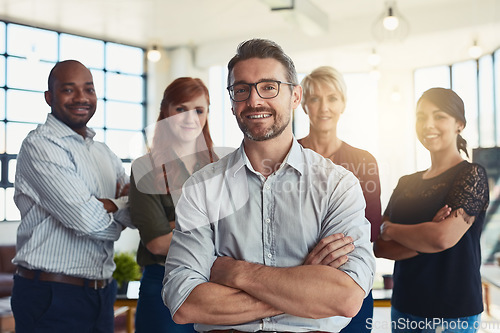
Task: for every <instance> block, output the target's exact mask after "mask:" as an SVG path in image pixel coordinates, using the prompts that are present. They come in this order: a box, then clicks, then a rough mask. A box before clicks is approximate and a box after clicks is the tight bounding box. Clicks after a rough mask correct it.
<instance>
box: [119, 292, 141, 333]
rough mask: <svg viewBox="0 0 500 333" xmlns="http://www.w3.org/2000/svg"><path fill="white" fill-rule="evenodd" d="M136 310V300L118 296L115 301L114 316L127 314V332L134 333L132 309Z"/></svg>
mask: <svg viewBox="0 0 500 333" xmlns="http://www.w3.org/2000/svg"><path fill="white" fill-rule="evenodd" d="M135 308H137V298H127V297H126V296H122V295H118V296H117V297H116V301H115V309H116V310H115V316H117V315H120V314H121V313H123V312H126V314H127V332H128V333H134V331H135V329H134V309H135Z"/></svg>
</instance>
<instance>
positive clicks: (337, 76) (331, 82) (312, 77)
mask: <svg viewBox="0 0 500 333" xmlns="http://www.w3.org/2000/svg"><path fill="white" fill-rule="evenodd" d="M321 83H323V84H326V85H327V86H330V87H333V88H335V89H337V90H338V91H339V93H340V96H341V97H342V101H343V102H344V103H345V101H346V94H347V86H346V84H345V81H344V76H343V75H342V74H341V73H340V72H339V71H338V70H336V69H335V68H333V67H330V66H321V67H318V68H316V69H315V70H313V71H312V72H311V74H309V75H307V76H306V77H305V78H304V79H302V82H301V84H300V85H301V86H302V89H303V93H304V97H303V98H302V108H304V106H305V105H306V102H307V99H308V98H309V96H310V95H311V94H313V93H314V88H315V87H317V86H318V84H321Z"/></svg>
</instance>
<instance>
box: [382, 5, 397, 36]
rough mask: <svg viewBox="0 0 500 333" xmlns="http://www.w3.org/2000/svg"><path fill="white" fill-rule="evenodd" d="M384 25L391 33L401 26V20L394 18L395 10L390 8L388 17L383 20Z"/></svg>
mask: <svg viewBox="0 0 500 333" xmlns="http://www.w3.org/2000/svg"><path fill="white" fill-rule="evenodd" d="M382 24H383V25H384V28H386V29H387V30H389V31H393V30H396V29H397V27H398V26H399V19H398V17H397V16H394V10H393V9H392V7H389V10H388V12H387V16H386V17H384V19H383V20H382Z"/></svg>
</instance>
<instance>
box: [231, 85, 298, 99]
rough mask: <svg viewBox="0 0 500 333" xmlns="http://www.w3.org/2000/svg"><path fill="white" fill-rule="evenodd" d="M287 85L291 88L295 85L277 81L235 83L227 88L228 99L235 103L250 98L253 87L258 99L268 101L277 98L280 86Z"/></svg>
mask: <svg viewBox="0 0 500 333" xmlns="http://www.w3.org/2000/svg"><path fill="white" fill-rule="evenodd" d="M281 84H289V85H291V86H296V84H295V83H291V82H281V81H277V80H264V81H260V82H257V83H236V84H233V85H231V86H229V87H227V90H228V91H229V97H231V99H232V100H233V101H235V102H243V101H246V100H247V99H249V98H250V94H251V92H252V86H254V87H255V90H256V91H257V94H258V95H259V96H260V98H264V99H270V98H274V97H276V96H278V94H279V93H280V85H281Z"/></svg>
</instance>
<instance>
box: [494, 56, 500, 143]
mask: <svg viewBox="0 0 500 333" xmlns="http://www.w3.org/2000/svg"><path fill="white" fill-rule="evenodd" d="M493 63H494V67H495V68H494V81H493V82H494V88H495V92H494V94H493V97H494V99H495V113H494V115H493V118H494V119H495V121H494V124H495V130H494V132H495V140H496V142H495V143H496V146H500V114H499V113H500V49H499V50H496V51H495V53H494V55H493Z"/></svg>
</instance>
